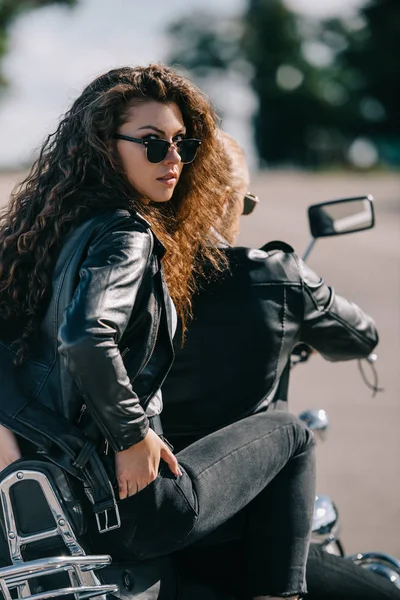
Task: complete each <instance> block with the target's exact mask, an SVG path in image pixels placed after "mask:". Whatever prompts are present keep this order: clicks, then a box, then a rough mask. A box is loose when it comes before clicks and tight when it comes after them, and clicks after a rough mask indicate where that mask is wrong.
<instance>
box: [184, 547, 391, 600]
mask: <svg viewBox="0 0 400 600" xmlns="http://www.w3.org/2000/svg"><path fill="white" fill-rule="evenodd" d="M176 558H177V561H178V564H179V565H180V568H181V571H182V572H183V573H184V574H185V577H186V579H187V580H188V581H191V580H196V581H200V582H202V583H203V584H206V585H208V586H212V588H213V589H219V590H221V592H223V593H221V597H224V598H225V597H229V598H235V599H236V600H239V599H242V598H245V597H246V581H245V577H244V576H243V568H242V565H243V548H242V547H241V545H240V544H239V543H237V542H229V543H226V544H219V545H216V546H214V547H212V548H207V549H204V548H201V547H200V546H199V545H194V546H192V547H191V548H187V549H185V550H183V551H182V552H178V553H177V554H176ZM306 574H307V587H308V595H307V600H400V590H399V589H398V588H396V587H395V586H394V585H393V584H392V583H391V582H390V581H388V580H387V579H384V578H383V577H381V576H380V575H376V574H375V573H371V572H370V571H366V570H365V569H362V568H361V567H359V566H358V565H356V564H354V563H353V562H352V561H350V560H347V559H345V558H341V557H339V556H333V555H332V554H328V553H327V552H325V551H324V550H322V549H321V547H320V546H317V545H316V544H311V546H310V551H309V555H308V560H307V568H306Z"/></svg>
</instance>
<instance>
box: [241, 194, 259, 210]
mask: <svg viewBox="0 0 400 600" xmlns="http://www.w3.org/2000/svg"><path fill="white" fill-rule="evenodd" d="M258 203H259V199H258V196H255V195H254V194H250V193H249V192H247V194H246V195H245V197H244V198H243V212H242V215H250V214H251V213H252V212H253V210H254V208H255V207H256V206H257V204H258Z"/></svg>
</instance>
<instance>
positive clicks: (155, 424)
mask: <svg viewBox="0 0 400 600" xmlns="http://www.w3.org/2000/svg"><path fill="white" fill-rule="evenodd" d="M147 418H148V420H149V426H150V427H151V429H152V430H153V431H154V432H155V433H156V434H157V435H163V433H164V432H163V426H162V423H161V417H160V415H155V416H154V417H147Z"/></svg>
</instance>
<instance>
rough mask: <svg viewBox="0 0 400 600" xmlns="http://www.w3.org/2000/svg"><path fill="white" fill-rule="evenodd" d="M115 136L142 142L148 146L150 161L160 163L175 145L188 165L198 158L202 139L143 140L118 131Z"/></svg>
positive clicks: (147, 154)
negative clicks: (175, 140) (174, 140)
mask: <svg viewBox="0 0 400 600" xmlns="http://www.w3.org/2000/svg"><path fill="white" fill-rule="evenodd" d="M114 137H115V138H116V139H117V140H126V141H127V142H134V143H135V144H142V145H143V146H144V147H145V148H146V158H147V160H148V161H149V163H159V162H161V161H163V160H164V158H165V157H166V156H167V154H168V152H169V149H170V147H171V146H175V148H176V151H177V152H178V154H179V156H180V157H181V161H182V162H183V163H184V164H185V165H187V164H188V163H191V162H192V161H194V159H195V158H196V154H197V150H198V148H199V146H200V144H201V141H200V140H195V139H192V138H187V139H185V140H180V141H179V142H168V141H167V140H141V139H139V138H134V137H130V136H129V135H123V134H122V133H116V134H115V135H114Z"/></svg>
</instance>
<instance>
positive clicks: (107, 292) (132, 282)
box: [0, 210, 173, 451]
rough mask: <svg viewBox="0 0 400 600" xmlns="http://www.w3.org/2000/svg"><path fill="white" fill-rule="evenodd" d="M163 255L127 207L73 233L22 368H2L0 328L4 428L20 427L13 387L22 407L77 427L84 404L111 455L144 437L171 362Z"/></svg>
mask: <svg viewBox="0 0 400 600" xmlns="http://www.w3.org/2000/svg"><path fill="white" fill-rule="evenodd" d="M163 253H164V248H163V246H162V244H161V243H160V242H159V241H158V240H157V239H156V238H155V236H154V235H153V233H152V232H151V230H150V228H149V225H148V223H147V222H146V221H145V220H144V219H142V218H141V217H139V216H138V215H133V214H130V213H129V212H128V211H125V210H107V211H103V212H101V213H100V214H97V215H96V216H94V217H92V218H90V219H87V220H86V221H84V222H83V223H81V224H80V225H79V226H78V227H77V228H75V229H74V230H73V231H72V233H71V234H69V236H68V237H67V239H66V241H65V243H64V244H63V246H62V248H61V251H60V254H59V256H58V259H57V263H56V266H55V270H54V274H53V280H52V294H51V300H50V302H49V304H48V306H47V309H46V313H45V315H44V319H43V320H42V322H41V326H40V331H39V333H38V335H37V336H36V337H35V340H34V341H33V342H32V344H31V347H30V355H29V360H28V361H27V362H26V363H24V364H23V365H22V366H21V367H16V368H15V367H12V368H10V367H9V368H6V367H5V366H4V364H5V361H6V357H7V353H8V355H10V356H12V353H13V347H12V340H10V339H8V340H7V338H6V337H5V336H4V335H3V333H4V332H2V331H0V344H1V347H0V350H1V351H2V352H0V377H1V385H0V422H1V415H2V414H3V417H4V419H3V422H4V424H5V425H6V426H10V419H14V420H15V421H18V414H17V410H16V408H15V407H14V409H13V402H15V404H16V400H15V398H16V393H15V390H18V394H20V396H19V403H20V406H21V405H22V404H23V402H29V401H31V400H34V401H37V402H39V403H40V404H41V405H42V406H44V407H46V408H48V409H50V410H51V411H55V412H56V413H58V414H59V415H62V416H63V417H66V418H67V419H68V420H69V421H71V422H74V423H77V422H78V421H79V417H80V414H81V411H82V410H84V409H85V407H87V409H88V411H87V412H88V413H89V415H90V418H91V419H92V420H93V421H94V423H95V424H96V426H95V427H94V429H95V438H98V439H104V438H105V439H106V440H107V441H108V443H109V444H110V446H111V447H112V449H113V450H114V451H120V450H124V449H126V448H129V447H130V446H132V445H133V444H135V443H137V442H138V441H140V440H141V439H143V437H144V436H145V435H146V433H147V429H148V419H147V417H146V413H145V410H146V407H147V406H148V404H149V402H151V399H152V397H153V396H154V394H155V392H156V391H157V390H158V388H159V387H160V386H161V384H162V382H163V380H164V378H165V376H166V374H167V372H168V370H169V368H170V366H171V363H172V360H173V347H172V341H171V314H170V310H171V309H170V302H169V297H168V292H167V291H166V287H165V283H164V279H163V275H162V269H161V258H162V255H163ZM2 357H3V365H2V364H1V361H2ZM9 364H10V363H9ZM8 391H9V393H8ZM21 396H22V397H23V400H22V401H21ZM49 422H50V421H49ZM10 428H12V429H13V430H14V431H15V432H16V433H18V431H19V429H18V427H10Z"/></svg>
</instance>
